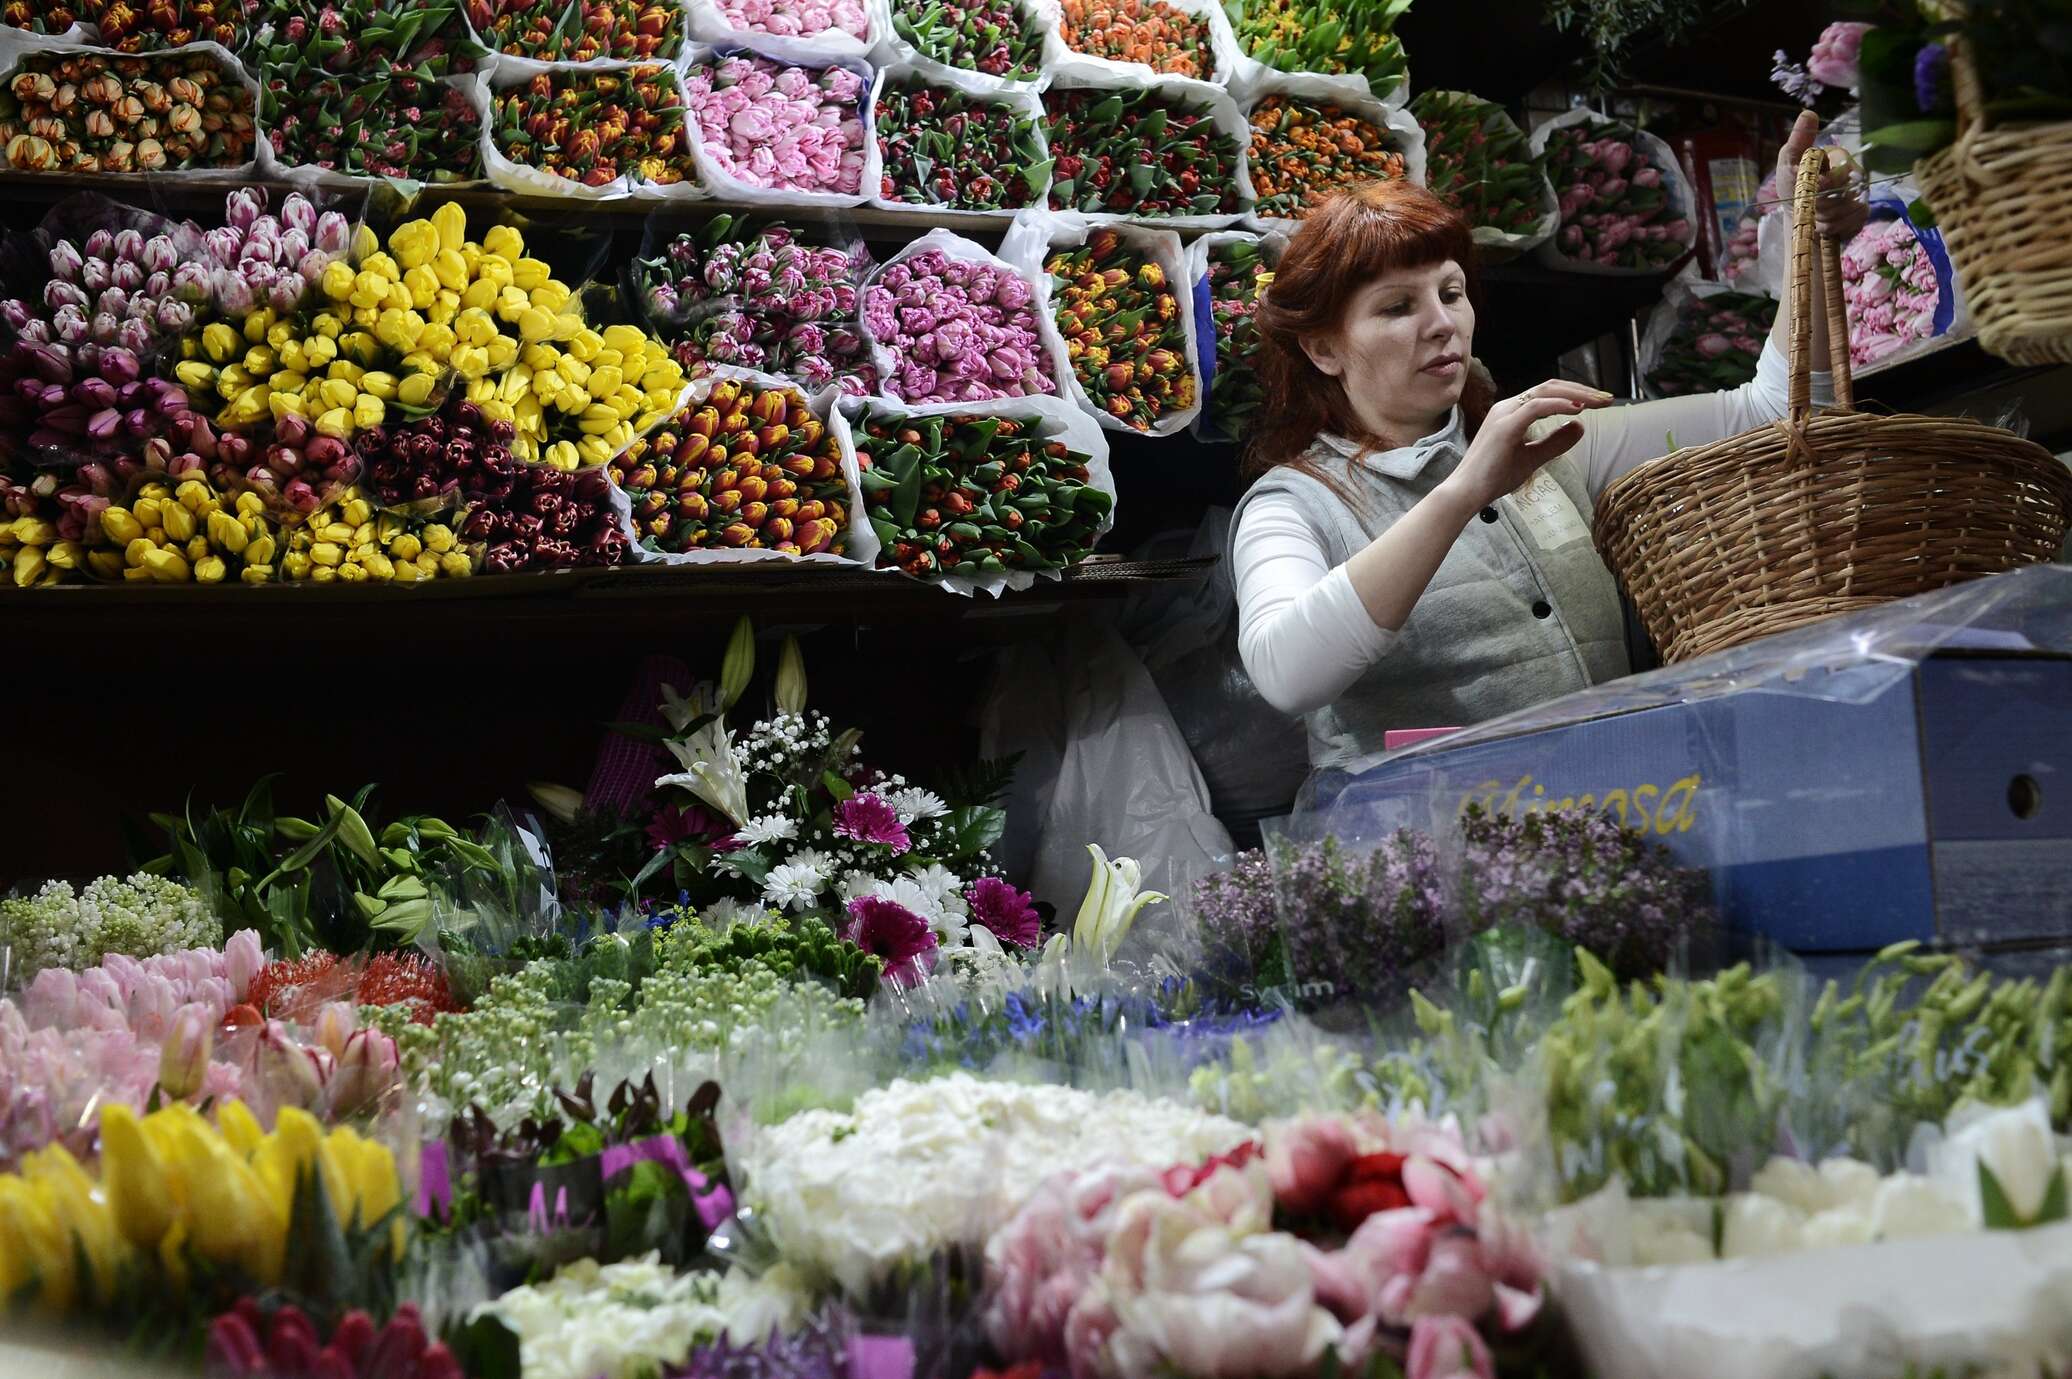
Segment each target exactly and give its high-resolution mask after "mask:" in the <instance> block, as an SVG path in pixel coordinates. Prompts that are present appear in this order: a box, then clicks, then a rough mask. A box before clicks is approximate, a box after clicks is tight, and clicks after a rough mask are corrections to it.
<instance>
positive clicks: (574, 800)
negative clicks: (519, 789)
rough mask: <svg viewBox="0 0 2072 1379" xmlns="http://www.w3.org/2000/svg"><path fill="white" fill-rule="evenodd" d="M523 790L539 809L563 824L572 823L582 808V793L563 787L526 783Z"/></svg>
mask: <svg viewBox="0 0 2072 1379" xmlns="http://www.w3.org/2000/svg"><path fill="white" fill-rule="evenodd" d="M525 788H526V790H527V791H528V792H529V793H530V794H531V795H532V798H533V800H534V802H535V803H537V804H538V805H539V807H540V808H542V809H544V810H546V811H547V813H548V814H549V815H550V816H552V817H553V818H555V819H558V820H560V821H561V822H562V823H565V824H572V823H574V822H575V821H576V813H577V811H579V810H580V809H582V807H583V792H582V791H580V790H571V789H569V788H568V787H567V786H565V785H553V784H550V783H548V782H546V781H528V782H527V783H526V786H525Z"/></svg>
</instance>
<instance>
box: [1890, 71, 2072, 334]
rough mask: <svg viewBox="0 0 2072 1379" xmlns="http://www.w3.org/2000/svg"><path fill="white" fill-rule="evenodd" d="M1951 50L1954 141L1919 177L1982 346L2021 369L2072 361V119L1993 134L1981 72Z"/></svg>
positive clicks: (1919, 166)
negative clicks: (1954, 88)
mask: <svg viewBox="0 0 2072 1379" xmlns="http://www.w3.org/2000/svg"><path fill="white" fill-rule="evenodd" d="M1948 46H1949V48H1950V56H1951V62H1950V66H1951V74H1952V77H1953V79H1954V83H1955V86H1956V95H1957V141H1956V143H1954V144H1952V145H1951V146H1950V147H1948V148H1946V149H1944V150H1942V151H1941V152H1940V153H1936V154H1933V155H1931V156H1929V157H1927V158H1924V159H1922V160H1921V161H1920V162H1918V163H1916V164H1915V165H1914V174H1915V177H1916V178H1917V179H1918V180H1919V181H1920V183H1921V191H1922V194H1923V195H1924V196H1926V197H1927V198H1928V204H1929V205H1931V206H1933V207H1934V208H1935V219H1936V225H1937V227H1938V228H1939V229H1940V230H1941V231H1942V235H1943V242H1944V243H1946V244H1947V245H1948V246H1949V249H1950V261H1951V263H1952V264H1954V265H1955V267H1956V269H1957V276H1958V278H1959V280H1960V281H1962V283H1963V284H1964V295H1965V299H1966V300H1967V301H1968V302H1969V303H1970V304H1971V316H1972V319H1973V320H1974V321H1975V322H1977V324H1978V339H1979V344H1980V345H1981V346H1982V347H1984V349H1985V350H1986V351H1987V352H1988V353H1989V354H1994V355H1997V356H1999V357H2000V358H2002V359H2005V360H2007V361H2008V362H2010V363H2014V364H2063V363H2072V120H2058V121H2053V122H2049V123H2035V124H2018V125H2013V126H2010V127H2008V128H2005V129H1994V128H1991V127H1990V126H1989V124H1988V123H1987V121H1986V118H1985V114H1984V111H1985V108H1986V102H1985V92H1984V89H1983V88H1982V87H1981V86H1980V84H1979V78H1978V69H1977V66H1976V65H1975V64H1974V63H1973V62H1972V61H1971V58H1970V57H1969V55H1968V54H1967V52H1966V50H1965V48H1964V47H1963V45H1962V44H1959V43H1956V42H1954V41H1953V42H1951V43H1950V44H1949V45H1948Z"/></svg>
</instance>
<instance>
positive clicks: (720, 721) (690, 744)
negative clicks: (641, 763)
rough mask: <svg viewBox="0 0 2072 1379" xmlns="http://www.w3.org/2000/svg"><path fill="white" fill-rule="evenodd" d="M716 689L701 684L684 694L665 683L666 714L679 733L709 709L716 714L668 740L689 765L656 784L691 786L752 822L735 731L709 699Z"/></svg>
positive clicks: (681, 760) (682, 762)
mask: <svg viewBox="0 0 2072 1379" xmlns="http://www.w3.org/2000/svg"><path fill="white" fill-rule="evenodd" d="M710 693H711V686H709V685H699V686H698V687H697V688H696V689H694V690H692V691H691V696H690V698H688V699H684V698H682V697H680V696H679V695H678V694H677V693H676V691H675V690H673V689H671V688H669V687H668V686H667V685H664V686H663V687H662V716H663V717H664V718H666V719H668V720H669V725H670V726H671V727H672V728H674V729H675V730H676V731H677V732H679V733H681V732H683V731H684V730H685V729H686V728H688V727H689V726H690V725H691V724H692V723H693V722H694V721H696V720H697V719H699V718H703V717H705V716H707V715H708V714H712V715H715V716H714V717H713V718H712V721H711V722H709V723H707V724H705V726H704V727H702V728H700V729H698V731H696V732H694V733H691V734H689V735H688V736H686V737H683V738H680V739H679V738H671V739H669V741H668V742H667V743H666V744H665V745H666V746H667V747H668V748H669V753H670V755H671V756H674V757H675V758H676V760H677V763H678V764H679V765H680V766H682V767H683V770H681V771H678V772H674V773H672V774H670V775H666V776H660V777H657V778H656V780H655V787H656V788H657V789H661V788H663V787H665V786H672V785H673V786H676V787H678V788H679V789H683V790H688V791H690V792H691V793H692V794H693V795H696V796H697V797H698V798H699V799H700V800H702V801H704V802H705V803H706V804H708V805H710V806H712V808H714V809H716V810H718V811H719V812H720V813H722V814H724V815H726V816H727V818H729V819H731V820H733V822H734V823H735V824H737V825H739V824H743V823H746V822H747V821H748V777H747V775H746V773H744V772H743V771H742V769H741V758H740V755H739V754H738V753H737V752H735V750H734V734H733V733H732V732H730V731H729V730H728V729H727V726H726V720H725V719H724V718H722V717H719V716H717V714H716V707H715V706H714V705H713V704H711V703H710V702H708V700H707V698H706V696H707V695H708V694H710Z"/></svg>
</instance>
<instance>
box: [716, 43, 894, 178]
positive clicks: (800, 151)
mask: <svg viewBox="0 0 2072 1379" xmlns="http://www.w3.org/2000/svg"><path fill="white" fill-rule="evenodd" d="M684 92H685V94H686V95H687V96H688V97H689V99H690V109H691V118H692V119H693V120H694V121H695V122H696V124H697V133H698V138H699V142H700V144H701V146H702V147H703V148H704V150H705V153H706V156H707V157H709V158H711V159H712V161H713V162H714V163H715V164H717V165H718V167H719V168H720V170H721V171H722V172H725V173H727V174H728V175H729V176H731V177H733V178H735V179H736V180H738V181H741V182H745V183H747V184H748V185H749V186H752V187H761V188H764V189H767V190H772V191H793V192H825V193H828V194H831V195H840V196H855V195H858V194H859V193H860V192H861V191H862V189H863V164H864V138H865V132H864V126H863V120H862V117H861V110H862V101H863V95H864V83H863V78H862V77H860V76H858V75H857V74H856V73H855V72H852V71H850V70H849V69H848V68H846V67H826V68H822V69H820V70H819V71H818V72H816V71H814V70H813V69H812V68H808V67H793V66H788V65H786V64H784V63H781V62H773V61H771V60H770V59H768V58H762V57H745V56H736V57H728V58H721V59H719V60H718V61H717V62H705V63H700V64H698V65H696V66H694V67H692V68H691V69H690V71H688V72H686V73H685V74H684Z"/></svg>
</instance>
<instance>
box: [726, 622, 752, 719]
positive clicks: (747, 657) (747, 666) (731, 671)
mask: <svg viewBox="0 0 2072 1379" xmlns="http://www.w3.org/2000/svg"><path fill="white" fill-rule="evenodd" d="M754 675H755V625H754V624H753V623H752V622H750V621H749V619H748V617H747V615H746V614H743V615H742V618H741V620H740V621H739V622H737V623H735V624H734V635H733V636H732V637H731V638H729V639H728V642H727V654H726V658H725V659H724V660H722V661H721V662H720V672H719V702H720V707H721V708H729V709H730V708H732V707H733V706H734V701H735V700H737V699H739V698H740V697H741V692H742V691H743V690H745V689H747V688H748V682H749V680H750V679H751V678H753V677H754Z"/></svg>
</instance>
